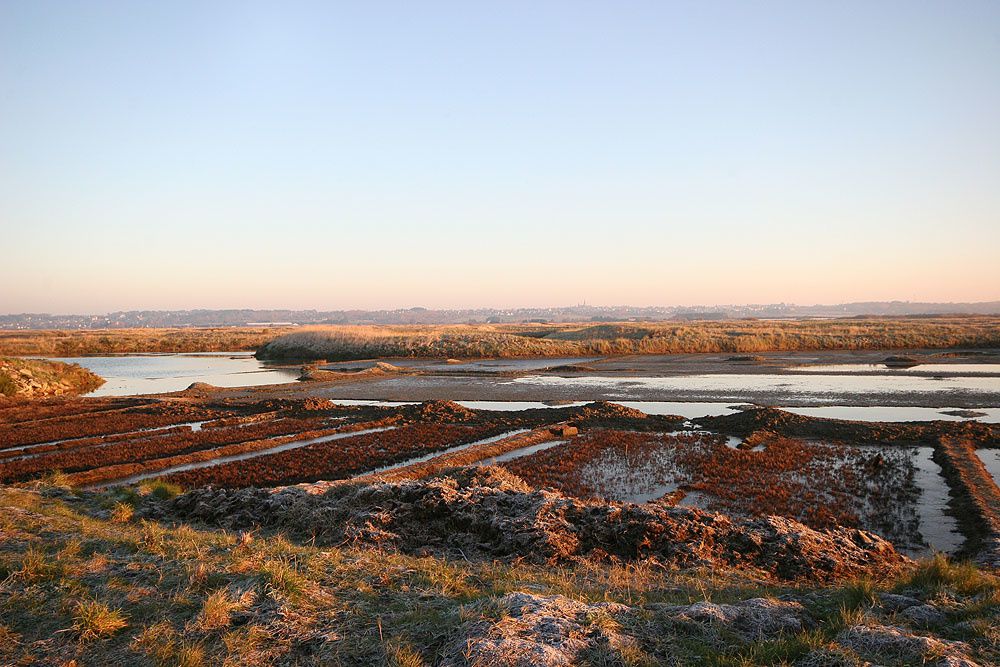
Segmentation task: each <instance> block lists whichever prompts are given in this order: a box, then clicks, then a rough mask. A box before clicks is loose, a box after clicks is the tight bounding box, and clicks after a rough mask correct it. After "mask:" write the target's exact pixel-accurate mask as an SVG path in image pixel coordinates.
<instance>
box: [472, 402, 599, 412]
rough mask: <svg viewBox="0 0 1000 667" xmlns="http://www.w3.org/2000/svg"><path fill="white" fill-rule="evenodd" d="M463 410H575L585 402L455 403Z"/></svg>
mask: <svg viewBox="0 0 1000 667" xmlns="http://www.w3.org/2000/svg"><path fill="white" fill-rule="evenodd" d="M455 402H456V403H458V404H459V405H461V406H462V407H464V408H469V409H470V410H496V411H498V412H511V411H514V410H539V409H554V408H575V407H579V406H581V405H586V404H587V401H573V402H569V403H559V404H553V403H551V402H544V401H455Z"/></svg>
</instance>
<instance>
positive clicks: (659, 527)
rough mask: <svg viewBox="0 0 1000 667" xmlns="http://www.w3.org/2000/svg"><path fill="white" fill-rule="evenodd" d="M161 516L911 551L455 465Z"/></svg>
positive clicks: (784, 561)
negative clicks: (554, 488)
mask: <svg viewBox="0 0 1000 667" xmlns="http://www.w3.org/2000/svg"><path fill="white" fill-rule="evenodd" d="M159 511H160V512H162V515H163V516H169V517H172V518H181V519H186V520H190V519H195V520H200V521H205V522H208V523H211V524H215V525H221V526H225V527H228V528H233V529H250V528H254V527H257V526H265V527H272V528H280V529H282V530H283V531H285V532H286V533H288V534H290V535H291V536H293V537H295V538H297V539H300V540H307V541H309V542H311V543H315V544H321V545H323V544H326V545H357V546H377V547H380V548H385V549H393V550H398V551H401V552H403V553H408V554H435V555H442V556H449V557H457V558H469V559H490V560H492V559H501V560H527V561H531V562H543V563H570V562H574V561H577V560H581V559H598V560H601V559H608V560H612V561H617V562H631V561H638V560H649V561H654V562H657V563H660V564H662V565H663V566H665V567H668V568H690V567H713V568H724V569H740V570H744V571H748V572H756V573H759V574H760V575H761V576H764V577H769V578H771V577H773V578H777V579H781V580H798V579H808V580H812V581H820V580H823V581H826V580H835V579H842V578H849V577H856V576H862V575H867V576H881V575H884V574H886V573H889V572H892V571H894V570H895V569H896V568H898V567H900V566H901V565H903V564H904V563H906V562H907V559H906V558H905V557H903V556H902V555H900V554H899V553H897V552H896V550H895V548H893V546H892V544H891V543H889V542H888V541H886V540H883V539H882V538H880V537H878V536H877V535H874V534H872V533H868V532H864V531H860V530H853V529H837V530H832V531H816V530H812V529H810V528H807V527H806V526H804V525H802V524H800V523H797V522H795V521H791V520H788V519H783V518H780V517H767V518H762V519H733V518H730V517H727V516H725V515H721V514H712V513H707V512H701V511H699V510H693V509H686V508H676V507H664V506H662V505H658V504H647V505H633V504H622V503H607V502H593V501H583V500H579V499H575V498H568V497H566V496H563V495H562V494H559V493H555V492H551V491H545V490H533V489H531V488H530V487H528V486H527V485H526V484H525V483H524V482H522V481H521V480H520V479H519V478H518V477H516V476H514V475H511V474H510V473H508V472H506V471H504V470H502V469H499V468H490V467H484V468H456V469H453V470H451V471H448V472H446V473H443V474H441V475H439V476H437V477H433V478H430V479H426V480H418V481H405V482H401V483H376V484H363V485H349V484H345V485H340V486H335V487H333V488H331V489H329V490H328V491H326V492H325V493H323V494H320V495H316V494H310V493H308V492H307V491H306V490H304V489H301V488H295V487H292V488H286V489H282V490H280V491H277V492H272V491H269V490H264V489H239V490H225V489H213V488H203V489H197V490H194V491H191V492H189V493H186V494H184V495H182V496H179V497H178V498H176V499H174V500H173V501H171V502H170V503H169V504H168V505H166V506H164V507H162V508H160V509H159Z"/></svg>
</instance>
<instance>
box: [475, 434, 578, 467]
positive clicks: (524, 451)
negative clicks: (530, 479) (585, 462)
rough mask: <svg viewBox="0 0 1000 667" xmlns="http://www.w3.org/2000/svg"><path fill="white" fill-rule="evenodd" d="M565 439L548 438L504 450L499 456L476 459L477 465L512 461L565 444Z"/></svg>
mask: <svg viewBox="0 0 1000 667" xmlns="http://www.w3.org/2000/svg"><path fill="white" fill-rule="evenodd" d="M566 442H567V441H566V440H549V441H548V442H540V443H538V444H537V445H531V446H529V447H522V448H521V449H515V450H513V451H510V452H505V453H503V454H500V455H499V456H491V457H490V458H488V459H483V460H482V461H476V465H477V466H493V465H497V464H498V463H504V462H505V461H513V460H514V459H519V458H521V457H522V456H530V455H531V454H534V453H535V452H544V451H545V450H546V449H552V448H553V447H555V446H556V445H563V444H566Z"/></svg>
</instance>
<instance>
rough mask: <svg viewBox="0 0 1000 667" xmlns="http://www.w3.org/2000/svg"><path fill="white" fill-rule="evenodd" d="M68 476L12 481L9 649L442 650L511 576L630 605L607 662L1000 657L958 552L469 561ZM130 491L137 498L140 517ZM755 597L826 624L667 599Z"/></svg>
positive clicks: (6, 562) (231, 658) (240, 654)
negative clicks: (925, 605)
mask: <svg viewBox="0 0 1000 667" xmlns="http://www.w3.org/2000/svg"><path fill="white" fill-rule="evenodd" d="M57 481H58V480H54V481H53V482H50V483H48V484H40V485H37V486H35V487H33V488H30V489H29V488H12V487H0V506H2V507H3V510H4V511H2V512H0V534H2V535H3V539H2V540H0V663H3V664H22V663H23V664H69V663H70V662H71V661H72V660H76V661H77V662H78V664H130V665H133V664H134V665H187V666H189V667H196V666H198V665H216V664H225V665H267V664H275V663H281V664H358V665H361V664H365V665H368V664H372V665H433V664H437V663H438V662H439V661H440V659H441V657H442V655H443V654H444V653H445V652H446V651H448V650H449V649H450V647H453V646H454V643H455V642H456V641H461V640H462V638H463V634H462V633H463V632H464V631H465V630H463V628H468V624H469V623H471V622H475V621H486V622H495V623H501V624H502V623H504V622H505V621H504V613H505V612H504V611H503V609H502V608H500V607H499V606H498V601H499V600H500V598H502V597H503V596H504V595H506V594H508V593H510V592H512V591H530V592H531V593H532V594H535V595H546V596H549V595H560V596H566V597H568V598H572V599H574V600H579V601H583V602H604V601H610V602H617V603H620V604H623V605H627V607H628V610H627V611H626V612H625V613H624V614H619V615H617V616H615V617H614V618H612V617H610V616H607V615H605V616H599V617H598V616H595V617H592V618H590V617H588V618H587V619H584V623H585V624H586V625H587V626H588V627H591V628H593V629H594V630H595V631H597V630H598V629H600V630H603V631H607V632H613V633H618V634H622V635H627V636H628V637H630V638H632V639H630V641H629V643H627V644H625V645H622V646H620V647H614V646H606V647H599V648H600V649H601V651H608V653H602V654H601V655H596V654H595V655H593V656H592V657H593V658H594V660H597V659H598V658H600V659H601V660H603V661H604V662H600V661H598V662H597V663H596V664H625V665H628V664H631V665H653V664H664V663H665V662H669V663H670V664H707V665H757V664H771V665H790V664H792V663H793V662H794V661H795V660H796V659H798V658H801V657H802V656H803V655H806V654H808V653H810V652H814V653H817V655H826V654H829V655H830V656H841V657H843V658H844V660H846V661H847V662H840V663H825V662H824V663H822V664H857V662H856V660H857V659H858V655H856V654H854V653H852V652H851V651H850V650H848V649H845V648H843V646H839V645H838V644H837V643H836V641H837V638H838V637H840V636H842V633H843V632H844V631H845V629H848V628H852V627H858V626H861V627H865V626H866V625H868V624H875V623H883V624H888V623H890V622H891V623H892V624H894V625H897V626H899V627H902V628H904V629H905V630H907V632H913V633H918V634H926V635H931V636H935V637H941V638H946V639H950V640H962V641H966V642H968V643H969V645H970V647H971V648H970V649H969V650H970V651H971V652H972V655H973V657H975V658H977V659H978V660H980V661H981V663H982V664H991V663H993V662H995V661H996V660H997V659H1000V634H998V633H997V631H996V628H997V622H996V621H997V618H998V614H1000V580H998V579H997V577H996V576H994V575H992V574H990V573H987V572H984V571H981V570H979V569H977V568H975V567H974V566H971V565H967V564H956V563H952V562H950V561H948V560H947V559H943V558H939V559H936V560H932V561H926V562H922V563H920V564H918V565H917V566H915V567H914V568H913V569H912V570H910V571H907V572H904V573H903V574H902V575H901V576H900V577H898V578H895V579H890V580H886V581H877V582H876V581H867V580H866V581H859V582H843V583H842V584H841V585H838V586H833V587H826V588H817V587H813V586H810V585H809V584H808V582H806V583H803V584H799V585H777V584H774V583H772V582H768V581H762V580H759V579H753V578H751V577H749V576H745V575H742V574H741V573H739V572H721V571H697V570H696V571H680V572H670V571H664V570H663V569H661V568H658V567H656V566H654V565H653V564H650V563H646V562H641V561H640V562H637V563H630V564H627V565H616V564H614V563H606V562H602V563H591V562H582V563H580V564H578V565H576V566H572V567H550V566H540V565H531V564H528V563H506V562H478V561H472V562H470V561H467V560H464V559H456V560H447V559H443V558H439V557H435V556H423V557H417V556H407V555H403V554H398V553H391V552H388V553H387V552H384V551H380V550H376V549H370V548H365V547H361V546H357V547H347V546H344V547H342V548H329V547H323V548H320V547H314V546H311V545H309V544H296V543H293V542H291V541H289V540H287V539H285V538H284V537H282V536H281V534H280V533H276V532H260V531H259V532H255V533H232V532H228V531H225V530H222V529H216V528H212V529H208V528H204V527H201V526H196V525H189V524H184V523H176V524H175V523H170V522H158V521H150V520H145V519H142V518H140V517H141V514H142V512H141V510H142V506H143V504H144V503H149V502H156V501H155V500H153V498H155V497H156V495H157V493H156V490H155V489H152V488H146V489H140V490H139V492H129V491H126V490H117V491H108V492H105V493H101V494H96V495H94V494H77V493H75V492H74V491H72V490H70V489H66V488H60V487H57V486H53V485H52V484H53V483H54V482H57ZM69 499H72V500H71V501H70V500H69ZM122 504H132V505H135V506H136V512H135V513H134V514H130V515H128V516H127V517H126V516H125V514H126V513H124V512H121V511H120V506H121V505H122ZM884 592H894V593H900V594H905V595H912V596H916V597H919V598H921V599H922V600H924V601H927V602H931V603H933V604H935V605H937V607H938V608H940V609H943V610H945V611H946V614H947V622H946V624H945V625H943V626H940V627H934V628H931V629H927V628H917V627H914V626H913V625H912V624H910V623H909V621H907V620H906V619H905V618H903V617H902V616H898V617H897V616H891V615H890V616H887V615H886V612H884V610H880V609H879V608H878V599H879V595H880V594H882V593H884ZM756 597H766V598H771V599H774V598H779V599H786V598H791V599H797V600H801V601H802V602H803V604H804V605H805V608H806V609H807V610H808V613H809V616H810V618H811V623H810V627H808V628H803V629H802V630H801V631H798V632H784V633H780V634H776V635H774V636H769V637H766V638H759V639H747V638H745V637H743V638H741V637H740V636H739V635H738V634H735V633H733V632H730V631H726V630H713V628H712V627H711V626H707V625H703V624H698V623H694V624H692V623H681V624H679V623H676V622H673V621H669V620H668V619H667V617H665V616H664V615H663V613H662V612H660V611H657V606H656V605H657V604H660V603H666V604H691V603H695V602H704V601H711V602H713V603H731V602H736V601H740V600H746V599H749V598H756ZM633 639H634V641H633ZM817 664H819V663H817Z"/></svg>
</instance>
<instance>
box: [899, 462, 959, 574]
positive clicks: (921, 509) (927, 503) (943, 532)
mask: <svg viewBox="0 0 1000 667" xmlns="http://www.w3.org/2000/svg"><path fill="white" fill-rule="evenodd" d="M912 449H913V464H914V467H915V468H916V470H915V474H914V478H913V482H914V484H916V485H917V488H918V489H920V499H919V500H918V501H917V516H918V518H919V520H920V533H921V535H923V536H924V541H926V542H927V544H928V545H929V546H930V548H929V549H917V550H909V551H908V550H906V549H903V551H904V552H906V553H908V555H911V556H914V555H928V554H930V553H933V552H935V551H940V552H942V553H954V552H956V551H958V549H959V548H960V547H961V546H962V544H964V543H965V538H964V537H963V536H962V534H961V533H960V532H959V530H958V521H956V520H955V518H954V517H952V516H950V515H949V514H947V513H946V510H947V508H948V500H949V498H950V497H949V495H948V485H947V483H946V482H945V481H944V477H943V476H942V474H941V466H939V465H938V464H937V463H935V462H934V460H933V459H932V458H931V455H932V454H933V452H934V450H933V449H931V448H930V447H913V448H912Z"/></svg>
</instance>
